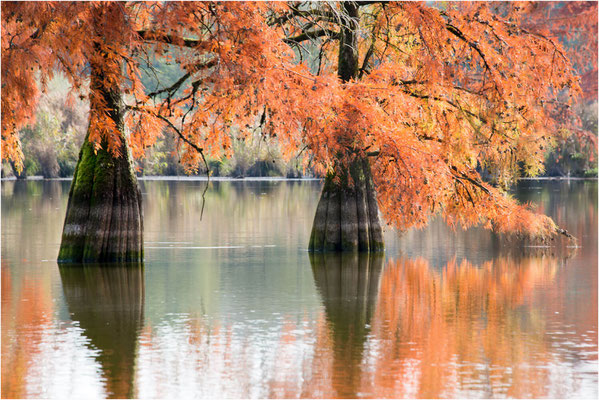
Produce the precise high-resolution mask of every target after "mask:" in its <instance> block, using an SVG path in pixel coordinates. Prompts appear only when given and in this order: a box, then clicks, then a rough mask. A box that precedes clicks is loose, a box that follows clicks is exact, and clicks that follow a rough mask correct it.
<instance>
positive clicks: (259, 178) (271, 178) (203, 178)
mask: <svg viewBox="0 0 599 400" xmlns="http://www.w3.org/2000/svg"><path fill="white" fill-rule="evenodd" d="M322 179H324V178H286V177H284V176H247V177H244V178H233V177H227V176H213V177H211V178H210V181H211V182H227V181H320V180H322ZM1 180H2V181H18V180H19V179H17V178H15V177H14V176H10V177H5V178H2V179H1ZM20 180H21V181H71V180H73V178H72V177H70V178H44V177H42V176H28V177H26V178H24V179H20ZM137 180H139V181H203V182H206V181H208V177H206V176H178V175H169V176H160V175H157V176H138V177H137Z"/></svg>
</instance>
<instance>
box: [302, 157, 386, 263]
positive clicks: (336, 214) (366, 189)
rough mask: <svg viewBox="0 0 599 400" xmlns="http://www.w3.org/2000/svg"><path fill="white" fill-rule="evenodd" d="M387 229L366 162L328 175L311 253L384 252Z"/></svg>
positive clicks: (315, 226) (314, 226) (311, 244)
mask: <svg viewBox="0 0 599 400" xmlns="http://www.w3.org/2000/svg"><path fill="white" fill-rule="evenodd" d="M384 248H385V245H384V242H383V230H382V227H381V221H380V218H379V207H378V203H377V200H376V191H375V189H374V184H373V181H372V175H371V173H370V164H369V163H368V160H366V159H358V160H356V161H354V162H353V163H352V164H351V165H350V167H349V170H341V171H339V172H336V173H330V174H329V175H327V177H326V179H325V183H324V187H323V189H322V193H321V195H320V201H319V202H318V207H317V208H316V216H315V217H314V224H313V225H312V234H311V236H310V251H365V252H368V251H382V250H384Z"/></svg>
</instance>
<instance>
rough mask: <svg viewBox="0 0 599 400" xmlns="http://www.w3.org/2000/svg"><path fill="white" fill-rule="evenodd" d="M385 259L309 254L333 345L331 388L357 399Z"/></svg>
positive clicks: (364, 255) (353, 255) (342, 394)
mask: <svg viewBox="0 0 599 400" xmlns="http://www.w3.org/2000/svg"><path fill="white" fill-rule="evenodd" d="M383 261H384V257H383V256H382V255H381V254H372V255H368V254H342V255H339V254H327V253H324V254H311V255H310V263H311V264H312V272H313V274H314V282H315V284H316V287H317V288H318V291H319V292H320V295H321V297H322V302H323V304H324V308H325V314H326V319H327V323H328V328H329V340H330V343H331V345H332V347H333V348H332V355H333V361H332V368H333V371H335V373H334V374H333V379H332V382H331V383H332V386H333V388H334V389H335V391H336V394H337V396H339V397H344V398H353V397H357V393H358V391H359V389H360V388H359V385H360V375H361V363H362V356H363V351H364V345H365V343H366V340H367V337H368V334H369V332H370V323H371V318H372V315H373V314H374V311H375V307H376V301H377V296H378V292H379V281H380V277H381V271H382V269H383Z"/></svg>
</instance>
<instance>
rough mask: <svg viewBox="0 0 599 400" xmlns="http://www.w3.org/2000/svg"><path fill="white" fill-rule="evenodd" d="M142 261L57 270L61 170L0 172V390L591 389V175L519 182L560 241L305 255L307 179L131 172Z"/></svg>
mask: <svg viewBox="0 0 599 400" xmlns="http://www.w3.org/2000/svg"><path fill="white" fill-rule="evenodd" d="M140 184H141V187H142V192H143V193H144V213H145V237H144V240H145V249H146V250H145V251H146V255H145V264H144V266H143V267H141V268H139V267H138V268H131V267H123V266H121V267H111V268H100V267H86V268H69V267H60V268H59V267H58V265H57V264H56V262H55V260H56V256H57V254H58V247H59V243H60V234H61V230H62V223H63V219H64V214H65V209H66V202H67V195H68V190H69V185H70V182H68V181H37V182H33V181H32V182H6V181H4V182H2V397H11V398H12V397H16V398H18V397H35V398H39V397H51V398H60V399H63V398H90V397H140V398H157V397H158V398H225V397H235V398H236V397H252V398H253V397H279V398H282V397H283V398H287V397H327V398H331V397H378V398H381V397H487V398H488V397H569V398H596V397H597V395H598V393H597V383H598V379H597V377H598V375H597V374H598V370H597V182H596V181H592V182H589V181H585V182H570V183H567V182H538V181H527V182H523V183H522V184H521V185H520V187H519V188H518V189H517V192H516V194H517V196H518V198H520V199H521V200H524V201H531V202H534V203H536V204H538V205H540V207H542V209H543V210H544V212H546V213H548V214H549V215H551V216H552V217H553V218H554V219H555V220H556V221H557V222H558V224H560V225H562V226H564V227H566V228H567V229H568V230H569V231H570V232H572V233H573V234H574V235H575V236H576V237H578V238H579V245H580V246H581V247H580V248H578V249H567V250H565V251H554V250H549V251H540V250H539V249H535V248H528V249H526V250H525V251H523V252H514V251H509V250H508V249H506V248H504V247H502V246H501V245H500V244H499V243H498V242H497V241H496V240H494V239H493V237H492V236H491V234H490V233H489V232H486V231H481V230H470V231H467V232H463V231H459V230H458V231H457V232H453V231H451V230H450V229H448V228H447V227H445V226H444V225H443V224H442V223H441V222H438V221H437V222H433V223H432V224H431V225H430V226H429V227H428V228H427V229H425V230H422V231H410V232H408V233H406V234H404V235H403V236H401V237H398V236H397V235H396V234H395V233H394V232H393V231H391V230H388V231H387V232H386V242H387V252H386V254H385V255H384V256H379V257H375V256H372V257H368V256H360V257H358V256H343V257H339V256H322V255H321V256H316V257H312V258H311V257H309V254H308V252H307V251H306V248H307V246H308V239H309V234H310V228H311V224H312V220H313V216H314V212H315V209H316V204H317V201H318V195H319V192H320V188H321V183H319V182H285V181H274V182H214V183H212V186H211V188H210V190H209V191H208V193H207V196H206V197H207V199H206V206H205V209H204V214H203V218H202V219H200V215H201V209H202V197H201V193H202V190H203V188H204V185H205V182H198V181H144V182H141V183H140Z"/></svg>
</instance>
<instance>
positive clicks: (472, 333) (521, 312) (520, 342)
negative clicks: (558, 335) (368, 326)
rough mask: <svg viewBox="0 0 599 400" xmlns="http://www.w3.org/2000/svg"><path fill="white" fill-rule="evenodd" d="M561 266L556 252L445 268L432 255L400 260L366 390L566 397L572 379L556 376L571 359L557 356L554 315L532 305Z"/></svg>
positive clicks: (385, 289)
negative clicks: (549, 324)
mask: <svg viewBox="0 0 599 400" xmlns="http://www.w3.org/2000/svg"><path fill="white" fill-rule="evenodd" d="M558 266H559V262H558V261H557V260H556V259H554V258H550V257H530V258H524V259H512V258H498V259H495V260H493V261H491V262H487V263H484V264H483V265H481V266H476V265H473V264H471V263H469V262H468V261H463V262H462V263H459V264H458V263H456V262H455V261H452V262H449V263H448V264H447V265H445V266H444V267H443V268H442V269H436V268H433V267H431V266H429V264H428V262H427V261H426V260H424V259H416V260H410V259H400V260H398V261H391V262H390V263H388V264H387V265H386V267H385V272H384V274H383V277H382V280H381V288H380V294H379V301H378V304H377V309H376V314H375V316H374V317H373V320H374V322H373V328H372V330H373V337H374V338H376V342H377V345H378V346H380V352H377V351H376V350H375V351H374V352H373V354H372V355H373V356H374V357H375V359H374V360H373V361H374V362H373V364H372V365H373V367H374V368H373V369H372V374H371V375H370V376H368V377H366V379H363V383H365V384H366V385H367V387H364V388H363V390H365V391H366V392H371V393H373V394H374V395H375V396H376V397H389V396H391V397H395V396H400V397H403V396H406V397H424V398H430V397H462V396H464V395H466V394H468V396H471V395H476V396H482V397H494V396H497V395H499V396H510V397H512V396H515V397H539V396H547V395H548V394H549V393H553V392H552V390H555V389H556V388H557V389H558V390H560V392H559V395H558V397H560V395H567V391H568V390H570V389H571V388H570V389H569V388H568V386H569V385H571V384H572V383H573V382H566V381H564V382H559V379H553V380H551V379H549V375H550V374H555V372H557V371H558V370H559V369H560V368H564V365H563V360H559V359H555V354H554V353H553V352H552V351H551V344H550V343H548V342H547V340H546V338H545V333H546V329H547V328H546V322H545V319H546V315H545V313H544V312H543V311H544V310H543V308H539V307H538V305H536V304H535V303H534V301H533V300H534V296H533V295H534V292H535V288H536V287H539V286H543V285H550V284H551V283H552V281H553V280H554V278H555V275H556V272H557V269H558ZM560 364H561V365H560ZM548 382H552V384H555V386H554V387H547V383H548ZM561 390H566V392H561Z"/></svg>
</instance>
